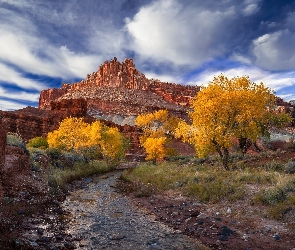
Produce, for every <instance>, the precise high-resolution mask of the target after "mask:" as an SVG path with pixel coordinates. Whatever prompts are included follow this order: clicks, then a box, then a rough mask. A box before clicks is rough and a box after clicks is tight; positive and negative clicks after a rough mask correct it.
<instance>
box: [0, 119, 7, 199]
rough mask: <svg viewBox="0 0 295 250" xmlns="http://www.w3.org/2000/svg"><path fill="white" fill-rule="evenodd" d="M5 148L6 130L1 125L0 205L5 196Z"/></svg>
mask: <svg viewBox="0 0 295 250" xmlns="http://www.w3.org/2000/svg"><path fill="white" fill-rule="evenodd" d="M5 147H6V130H5V128H4V127H3V126H2V124H1V123H0V203H1V201H2V196H3V186H2V179H3V176H2V175H3V169H4V163H5Z"/></svg>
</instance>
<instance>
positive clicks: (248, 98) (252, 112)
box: [175, 74, 290, 170]
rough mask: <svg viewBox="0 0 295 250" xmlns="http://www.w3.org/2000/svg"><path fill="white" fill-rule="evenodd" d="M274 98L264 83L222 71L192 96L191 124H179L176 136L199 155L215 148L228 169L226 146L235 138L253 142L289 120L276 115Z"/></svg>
mask: <svg viewBox="0 0 295 250" xmlns="http://www.w3.org/2000/svg"><path fill="white" fill-rule="evenodd" d="M275 100H276V97H275V95H274V93H273V91H272V90H271V89H269V88H268V87H266V86H265V85H264V84H263V83H260V84H256V83H253V82H251V81H250V79H249V77H247V76H243V77H234V78H232V79H229V78H227V77H226V76H224V75H222V74H221V75H219V76H218V77H214V80H213V81H212V82H210V83H209V84H208V86H206V87H202V88H201V91H200V92H199V93H198V94H197V95H196V96H195V98H194V99H193V101H192V109H193V111H192V112H191V113H190V114H189V116H190V118H191V121H192V123H191V125H189V124H187V123H185V122H181V123H179V126H178V128H177V129H176V132H175V136H176V137H181V138H182V139H183V140H184V141H186V142H189V143H191V144H193V145H194V147H195V149H196V153H197V155H198V156H199V157H205V156H206V155H208V154H209V153H210V152H213V151H217V152H218V154H219V156H220V158H221V159H222V163H223V166H224V168H225V169H227V170H228V169H229V167H228V161H229V149H230V148H231V147H232V146H233V144H234V141H235V140H236V139H243V138H247V139H250V140H252V141H256V140H257V138H258V137H260V136H262V135H265V134H266V131H267V130H268V128H269V126H270V125H273V124H275V123H277V124H279V123H280V124H283V123H284V122H287V121H289V118H290V117H289V116H288V115H283V114H282V115H281V116H280V115H278V116H276V114H275V113H274V110H275ZM275 117H277V118H278V117H280V119H277V118H275ZM275 120H277V121H278V120H279V122H274V121H275Z"/></svg>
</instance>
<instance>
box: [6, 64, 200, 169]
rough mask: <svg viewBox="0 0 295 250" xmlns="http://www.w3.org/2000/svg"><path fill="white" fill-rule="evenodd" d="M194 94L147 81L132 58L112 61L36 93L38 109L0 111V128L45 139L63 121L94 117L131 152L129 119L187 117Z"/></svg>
mask: <svg viewBox="0 0 295 250" xmlns="http://www.w3.org/2000/svg"><path fill="white" fill-rule="evenodd" d="M198 91H199V87H197V86H182V85H180V84H172V83H167V82H161V81H159V80H155V79H148V78H146V77H145V75H144V74H142V73H140V72H139V71H138V70H137V69H136V68H135V65H134V63H133V60H132V59H125V60H124V62H122V63H120V62H119V61H118V60H117V59H116V58H114V59H113V60H111V61H110V62H108V61H106V62H104V63H103V64H102V65H101V66H100V67H99V68H98V71H97V72H94V73H92V74H89V75H87V78H86V79H85V80H82V81H80V82H76V83H73V84H69V83H65V84H63V85H62V86H61V88H54V89H47V90H43V91H41V93H40V99H39V106H38V108H33V107H26V108H24V109H20V110H15V111H0V118H1V119H0V125H1V124H2V126H3V127H4V128H5V129H6V131H8V132H16V133H18V134H20V135H21V136H22V138H23V139H24V140H25V141H27V140H29V139H31V138H34V137H36V136H46V135H47V133H48V132H50V131H53V130H54V129H57V128H58V126H59V122H60V121H62V120H63V119H64V118H66V117H69V116H72V117H83V118H84V119H85V120H86V121H88V122H91V121H94V120H95V119H97V118H98V119H101V120H102V121H104V122H105V123H107V125H109V126H117V127H118V128H119V129H120V130H121V131H122V132H123V133H124V134H125V135H126V136H128V137H129V138H131V143H132V144H133V146H134V147H133V149H135V148H136V147H137V146H136V145H138V133H139V130H138V129H137V128H136V127H134V119H135V118H136V116H137V115H138V114H143V113H147V112H153V111H155V110H159V109H167V110H169V111H170V112H171V113H172V114H174V115H176V116H179V117H182V118H187V111H188V110H189V102H190V100H191V99H192V98H193V97H194V96H195V95H196V93H197V92H198ZM0 153H1V150H0ZM0 163H1V162H0Z"/></svg>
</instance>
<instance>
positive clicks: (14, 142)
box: [7, 132, 26, 149]
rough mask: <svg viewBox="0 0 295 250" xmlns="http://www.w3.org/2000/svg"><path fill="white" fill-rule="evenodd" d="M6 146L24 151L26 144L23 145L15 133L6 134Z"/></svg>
mask: <svg viewBox="0 0 295 250" xmlns="http://www.w3.org/2000/svg"><path fill="white" fill-rule="evenodd" d="M7 145H9V146H17V147H20V148H24V149H26V144H25V143H24V141H23V139H22V138H21V136H20V135H19V134H17V133H11V132H9V133H7Z"/></svg>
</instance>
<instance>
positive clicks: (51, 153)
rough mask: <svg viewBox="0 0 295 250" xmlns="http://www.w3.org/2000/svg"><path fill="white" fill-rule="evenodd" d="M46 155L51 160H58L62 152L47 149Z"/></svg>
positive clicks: (57, 149) (55, 149)
mask: <svg viewBox="0 0 295 250" xmlns="http://www.w3.org/2000/svg"><path fill="white" fill-rule="evenodd" d="M46 154H47V156H48V157H50V159H51V160H53V161H55V160H58V159H59V158H60V157H61V156H62V151H61V149H59V148H48V149H46Z"/></svg>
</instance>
